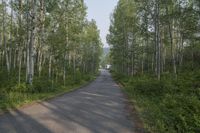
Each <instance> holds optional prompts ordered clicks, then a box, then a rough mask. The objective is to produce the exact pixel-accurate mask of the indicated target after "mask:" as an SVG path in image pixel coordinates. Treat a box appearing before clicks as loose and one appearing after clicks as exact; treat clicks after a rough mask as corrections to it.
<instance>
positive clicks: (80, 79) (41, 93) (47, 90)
mask: <svg viewBox="0 0 200 133" xmlns="http://www.w3.org/2000/svg"><path fill="white" fill-rule="evenodd" d="M5 75H6V73H3V72H0V112H1V111H6V110H8V109H13V108H16V107H18V106H21V105H23V104H26V103H31V102H33V101H38V100H44V99H47V98H51V97H54V96H56V95H58V94H62V93H65V92H69V91H71V90H74V89H76V88H78V87H80V86H82V85H84V84H86V83H87V82H89V81H91V80H93V79H94V78H95V77H96V75H85V74H81V73H77V74H76V77H75V78H74V77H73V76H71V75H68V76H67V79H66V81H65V85H64V84H63V80H62V79H60V78H59V77H58V78H57V79H56V78H54V79H53V80H51V79H49V78H48V76H45V75H44V76H41V77H37V76H35V78H34V82H33V85H32V86H30V85H28V84H26V83H25V82H21V83H20V84H18V83H17V77H16V75H15V74H14V73H13V75H10V76H9V77H8V76H5ZM22 81H25V77H23V76H22Z"/></svg>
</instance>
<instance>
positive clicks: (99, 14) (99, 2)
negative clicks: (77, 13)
mask: <svg viewBox="0 0 200 133" xmlns="http://www.w3.org/2000/svg"><path fill="white" fill-rule="evenodd" d="M117 2H118V0H85V3H86V5H87V7H88V10H87V12H88V16H87V17H88V19H89V20H91V19H94V20H95V21H96V22H97V26H98V28H99V30H100V34H101V40H102V42H103V44H104V47H108V44H107V43H106V35H107V34H108V33H109V26H110V15H111V13H112V12H113V10H114V8H115V6H116V5H117Z"/></svg>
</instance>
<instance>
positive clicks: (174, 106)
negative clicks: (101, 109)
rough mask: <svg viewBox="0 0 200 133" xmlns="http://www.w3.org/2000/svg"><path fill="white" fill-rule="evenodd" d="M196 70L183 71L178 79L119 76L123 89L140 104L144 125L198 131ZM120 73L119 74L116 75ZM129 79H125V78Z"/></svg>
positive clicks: (178, 132)
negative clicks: (121, 77)
mask: <svg viewBox="0 0 200 133" xmlns="http://www.w3.org/2000/svg"><path fill="white" fill-rule="evenodd" d="M198 74H199V73H198V72H197V73H196V74H195V72H194V73H192V74H190V73H189V74H187V73H183V74H181V75H179V76H178V79H177V80H174V79H172V78H171V75H167V74H166V75H164V77H162V80H161V81H158V80H156V79H155V78H153V77H149V76H136V77H125V79H120V78H118V79H120V82H122V83H123V84H124V85H125V91H126V92H127V94H128V96H129V97H130V99H132V101H136V102H135V103H136V104H137V106H138V107H139V108H140V109H139V110H138V111H140V116H141V117H142V118H143V120H144V122H145V125H146V127H147V128H148V130H149V131H151V132H154V133H197V132H200V89H199V88H200V87H199V86H200V85H199V83H200V79H199V77H200V76H199V75H198ZM116 77H119V76H116ZM127 79H128V81H127Z"/></svg>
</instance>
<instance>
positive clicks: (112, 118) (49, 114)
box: [0, 70, 134, 133]
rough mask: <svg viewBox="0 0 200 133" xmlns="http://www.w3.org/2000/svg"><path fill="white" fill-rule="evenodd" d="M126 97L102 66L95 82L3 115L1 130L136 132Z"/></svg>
mask: <svg viewBox="0 0 200 133" xmlns="http://www.w3.org/2000/svg"><path fill="white" fill-rule="evenodd" d="M125 107H126V99H125V98H124V96H123V94H122V93H121V91H120V88H119V87H118V85H117V84H116V83H115V82H114V81H113V80H112V78H111V76H110V74H109V73H108V72H107V71H105V70H102V72H101V75H100V76H99V77H98V78H97V79H96V80H95V81H94V82H92V83H91V84H89V85H88V86H86V87H83V88H82V89H79V90H77V91H74V92H71V93H68V94H65V95H63V96H60V97H57V98H54V99H52V100H49V101H46V102H42V103H38V104H34V105H31V106H29V107H25V108H23V109H18V110H17V111H12V112H10V113H7V114H4V115H1V116H0V133H133V132H134V131H133V129H134V127H133V122H132V121H131V120H130V117H129V115H128V114H129V112H128V111H127V110H126V109H125Z"/></svg>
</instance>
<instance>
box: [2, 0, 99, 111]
mask: <svg viewBox="0 0 200 133" xmlns="http://www.w3.org/2000/svg"><path fill="white" fill-rule="evenodd" d="M86 9H87V7H86V6H85V4H84V1H82V0H59V1H55V0H1V1H0V110H6V109H9V108H15V107H16V106H19V105H22V104H24V103H29V102H32V101H35V100H42V99H46V98H49V97H52V96H54V95H57V94H60V93H63V92H67V91H70V90H71V89H74V88H76V87H78V86H81V85H83V84H85V83H86V82H88V81H90V80H92V79H94V77H95V75H96V74H97V73H98V67H99V62H100V55H101V53H102V43H101V41H100V37H99V30H98V29H97V26H96V22H95V21H94V20H91V21H89V20H87V18H86V15H87V11H86Z"/></svg>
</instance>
